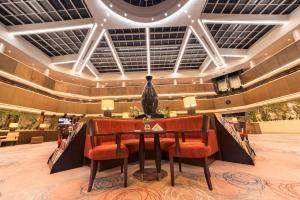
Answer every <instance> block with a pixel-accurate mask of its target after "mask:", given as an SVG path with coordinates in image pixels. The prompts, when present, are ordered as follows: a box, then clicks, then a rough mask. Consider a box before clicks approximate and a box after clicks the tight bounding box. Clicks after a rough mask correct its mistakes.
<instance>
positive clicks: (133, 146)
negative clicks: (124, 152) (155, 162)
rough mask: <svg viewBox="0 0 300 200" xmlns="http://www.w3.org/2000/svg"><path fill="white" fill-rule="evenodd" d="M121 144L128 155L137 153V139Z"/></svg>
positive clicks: (123, 141) (124, 141)
mask: <svg viewBox="0 0 300 200" xmlns="http://www.w3.org/2000/svg"><path fill="white" fill-rule="evenodd" d="M121 143H122V144H124V145H125V146H126V147H127V149H128V151H129V153H136V152H139V139H128V140H122V141H121Z"/></svg>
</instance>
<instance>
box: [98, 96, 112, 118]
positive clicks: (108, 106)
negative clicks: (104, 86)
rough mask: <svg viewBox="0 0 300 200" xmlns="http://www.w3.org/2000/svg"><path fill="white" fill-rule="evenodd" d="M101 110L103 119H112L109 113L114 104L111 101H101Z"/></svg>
mask: <svg viewBox="0 0 300 200" xmlns="http://www.w3.org/2000/svg"><path fill="white" fill-rule="evenodd" d="M101 108H102V110H103V111H104V113H103V115H104V117H112V113H111V111H112V110H114V108H115V102H114V100H111V99H103V100H102V102H101Z"/></svg>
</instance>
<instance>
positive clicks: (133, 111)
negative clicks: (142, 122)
mask: <svg viewBox="0 0 300 200" xmlns="http://www.w3.org/2000/svg"><path fill="white" fill-rule="evenodd" d="M140 112H141V111H140V109H139V108H138V107H137V106H130V107H129V117H131V118H135V117H137V116H139V114H140Z"/></svg>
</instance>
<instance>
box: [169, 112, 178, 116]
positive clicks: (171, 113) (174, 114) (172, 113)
mask: <svg viewBox="0 0 300 200" xmlns="http://www.w3.org/2000/svg"><path fill="white" fill-rule="evenodd" d="M169 116H170V117H177V112H176V111H170V115H169Z"/></svg>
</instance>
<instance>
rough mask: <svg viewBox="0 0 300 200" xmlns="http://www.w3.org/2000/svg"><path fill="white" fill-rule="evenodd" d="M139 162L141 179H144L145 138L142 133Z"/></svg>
mask: <svg viewBox="0 0 300 200" xmlns="http://www.w3.org/2000/svg"><path fill="white" fill-rule="evenodd" d="M139 164H140V173H141V176H142V180H143V179H144V168H145V139H144V134H140V141H139Z"/></svg>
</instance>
